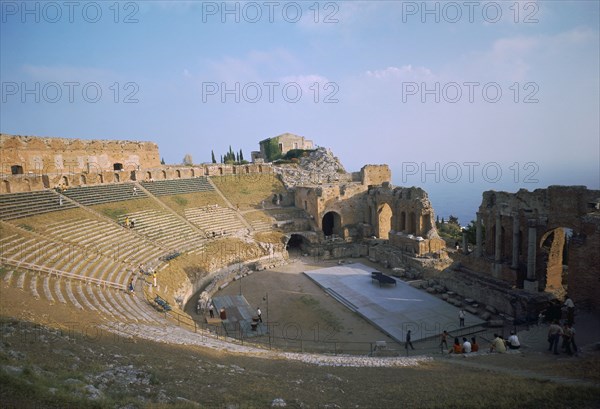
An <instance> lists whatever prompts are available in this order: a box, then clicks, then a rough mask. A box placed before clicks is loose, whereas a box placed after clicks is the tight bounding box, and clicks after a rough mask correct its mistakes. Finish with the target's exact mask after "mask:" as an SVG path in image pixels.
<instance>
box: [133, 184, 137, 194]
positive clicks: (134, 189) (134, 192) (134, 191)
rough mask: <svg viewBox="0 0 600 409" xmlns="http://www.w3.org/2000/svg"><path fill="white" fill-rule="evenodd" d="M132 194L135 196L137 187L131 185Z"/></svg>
mask: <svg viewBox="0 0 600 409" xmlns="http://www.w3.org/2000/svg"><path fill="white" fill-rule="evenodd" d="M133 196H137V187H135V186H134V187H133Z"/></svg>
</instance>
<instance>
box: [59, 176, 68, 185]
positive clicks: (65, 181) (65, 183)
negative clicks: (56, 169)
mask: <svg viewBox="0 0 600 409" xmlns="http://www.w3.org/2000/svg"><path fill="white" fill-rule="evenodd" d="M60 184H61V185H63V186H69V179H67V177H66V176H63V177H61V178H60Z"/></svg>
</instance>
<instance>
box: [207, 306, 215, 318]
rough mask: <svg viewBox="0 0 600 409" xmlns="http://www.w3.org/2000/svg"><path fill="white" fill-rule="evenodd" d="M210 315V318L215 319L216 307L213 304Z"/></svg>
mask: <svg viewBox="0 0 600 409" xmlns="http://www.w3.org/2000/svg"><path fill="white" fill-rule="evenodd" d="M208 315H210V318H215V306H214V305H213V303H212V302H211V303H210V306H209V307H208Z"/></svg>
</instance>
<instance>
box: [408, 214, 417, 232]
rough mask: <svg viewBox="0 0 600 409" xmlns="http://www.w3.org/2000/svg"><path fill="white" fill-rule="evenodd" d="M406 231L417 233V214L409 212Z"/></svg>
mask: <svg viewBox="0 0 600 409" xmlns="http://www.w3.org/2000/svg"><path fill="white" fill-rule="evenodd" d="M408 233H410V234H417V215H416V214H415V212H411V213H410V216H409V219H408Z"/></svg>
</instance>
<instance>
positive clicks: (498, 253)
mask: <svg viewBox="0 0 600 409" xmlns="http://www.w3.org/2000/svg"><path fill="white" fill-rule="evenodd" d="M501 240H502V215H500V213H499V212H498V213H496V240H495V241H496V243H495V244H496V246H495V249H494V262H496V263H500V262H501V261H502V241H501Z"/></svg>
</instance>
